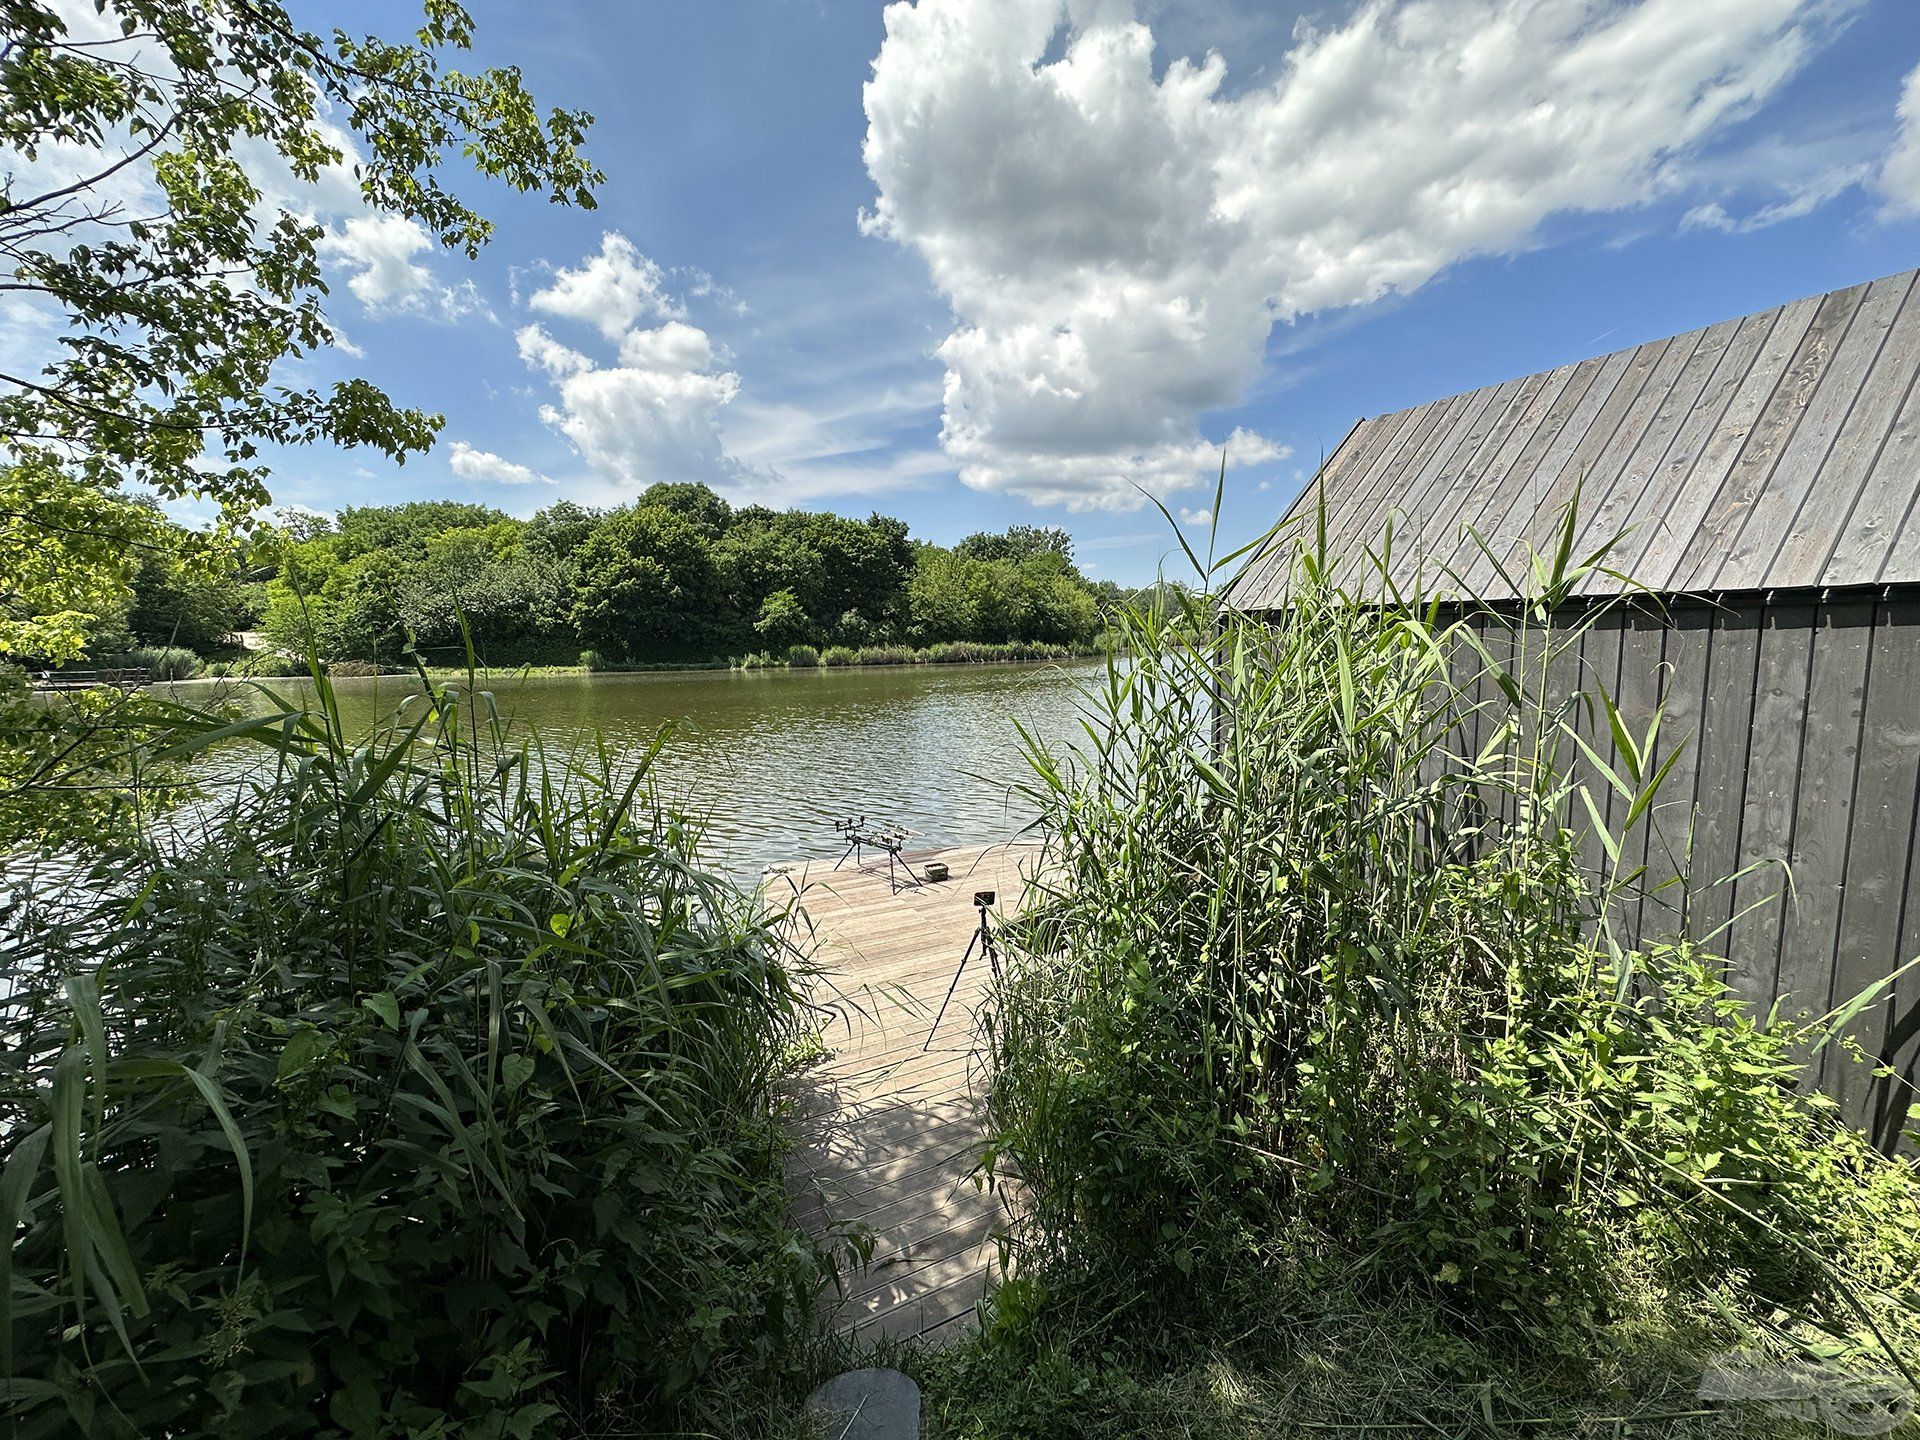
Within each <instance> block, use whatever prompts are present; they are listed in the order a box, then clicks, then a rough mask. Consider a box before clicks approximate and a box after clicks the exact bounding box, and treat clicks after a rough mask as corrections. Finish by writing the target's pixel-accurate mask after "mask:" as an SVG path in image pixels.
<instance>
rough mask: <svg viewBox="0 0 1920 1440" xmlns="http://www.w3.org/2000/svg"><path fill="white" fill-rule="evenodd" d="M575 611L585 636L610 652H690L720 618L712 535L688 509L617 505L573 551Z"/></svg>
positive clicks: (573, 614) (588, 642)
mask: <svg viewBox="0 0 1920 1440" xmlns="http://www.w3.org/2000/svg"><path fill="white" fill-rule="evenodd" d="M573 559H574V577H573V609H572V612H571V618H572V621H573V625H574V628H575V630H576V631H577V632H578V634H579V636H580V640H581V642H582V643H583V644H586V645H590V646H592V647H594V648H595V649H598V650H605V651H607V652H609V653H610V654H614V655H620V656H626V657H637V656H645V655H648V654H661V653H679V654H690V653H695V652H697V651H698V650H699V648H700V646H701V645H702V644H703V643H705V642H706V641H707V639H708V637H709V635H710V633H711V631H712V628H713V626H714V624H715V621H716V617H717V610H718V600H719V587H718V585H717V584H716V583H715V581H716V575H715V571H714V565H713V552H712V549H711V548H710V546H709V544H708V537H707V535H706V533H705V531H703V530H702V529H701V528H700V527H699V526H697V525H696V524H695V523H694V522H693V521H691V520H689V519H687V517H686V516H684V515H681V514H678V513H676V512H674V511H672V510H662V509H658V508H656V507H653V506H646V505H643V506H639V507H637V508H635V509H632V510H616V511H614V512H613V513H612V514H611V515H609V516H608V517H607V518H606V520H605V521H604V522H602V524H601V525H600V528H599V529H597V530H595V531H594V532H593V534H592V535H590V536H588V537H587V539H586V540H585V541H584V542H583V543H582V544H581V546H580V548H579V549H578V550H576V551H575V552H574V556H573Z"/></svg>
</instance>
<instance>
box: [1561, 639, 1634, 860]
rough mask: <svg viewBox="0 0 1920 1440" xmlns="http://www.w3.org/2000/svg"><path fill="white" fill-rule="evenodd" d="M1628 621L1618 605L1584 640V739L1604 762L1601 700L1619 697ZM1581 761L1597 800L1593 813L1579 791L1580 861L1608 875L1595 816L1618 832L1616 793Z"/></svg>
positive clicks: (1606, 737) (1606, 743) (1581, 775)
mask: <svg viewBox="0 0 1920 1440" xmlns="http://www.w3.org/2000/svg"><path fill="white" fill-rule="evenodd" d="M1623 621H1624V617H1623V615H1622V613H1621V608H1620V607H1619V606H1618V605H1614V606H1609V607H1608V608H1607V610H1606V612H1605V613H1604V614H1603V615H1601V616H1600V618H1599V619H1598V620H1596V621H1595V622H1594V624H1593V625H1592V626H1591V627H1590V628H1589V629H1588V630H1587V633H1586V634H1585V635H1583V636H1581V638H1580V689H1581V703H1580V730H1579V734H1580V738H1581V739H1583V740H1585V741H1586V742H1587V745H1588V746H1589V747H1590V748H1591V749H1592V750H1593V752H1594V753H1595V754H1596V755H1599V756H1601V757H1603V758H1604V757H1605V756H1606V755H1607V753H1608V752H1609V751H1610V750H1611V749H1612V748H1613V741H1612V739H1611V737H1610V734H1609V731H1608V729H1607V716H1606V711H1605V710H1604V709H1602V708H1601V705H1600V700H1599V694H1600V692H1601V691H1605V692H1606V693H1607V694H1608V695H1618V694H1619V693H1620V632H1621V628H1622V625H1623ZM1585 758H1586V757H1585V756H1584V755H1582V756H1581V762H1582V763H1580V764H1579V765H1577V766H1576V769H1575V774H1576V776H1577V778H1578V781H1579V783H1580V784H1581V785H1584V786H1585V787H1586V790H1587V793H1588V794H1589V795H1590V796H1592V798H1593V810H1592V811H1591V812H1589V810H1588V808H1587V806H1586V803H1585V802H1584V801H1583V800H1582V799H1581V797H1580V795H1579V793H1578V791H1577V790H1576V792H1575V794H1574V795H1573V797H1572V799H1573V805H1572V809H1573V814H1574V824H1575V825H1576V826H1577V827H1578V828H1579V829H1580V831H1581V833H1582V837H1583V838H1582V840H1581V845H1580V859H1581V863H1582V864H1584V865H1585V866H1586V867H1587V868H1588V869H1589V870H1590V871H1592V872H1593V873H1594V874H1596V875H1605V874H1607V873H1608V871H1609V869H1610V868H1611V862H1610V861H1609V860H1608V858H1607V852H1606V848H1605V846H1603V845H1602V844H1601V841H1600V836H1599V834H1598V833H1597V832H1596V831H1595V830H1594V829H1593V824H1594V822H1593V819H1592V815H1593V814H1596V813H1597V814H1598V815H1599V817H1600V823H1601V824H1603V825H1605V826H1607V827H1608V828H1609V829H1611V828H1612V826H1613V818H1612V812H1611V808H1610V803H1609V802H1610V801H1611V800H1612V798H1613V790H1612V787H1611V786H1610V785H1608V783H1607V781H1606V779H1605V777H1604V776H1601V775H1599V774H1597V773H1596V772H1594V771H1593V770H1592V769H1591V768H1589V767H1588V766H1587V765H1586V764H1585V763H1584V762H1585Z"/></svg>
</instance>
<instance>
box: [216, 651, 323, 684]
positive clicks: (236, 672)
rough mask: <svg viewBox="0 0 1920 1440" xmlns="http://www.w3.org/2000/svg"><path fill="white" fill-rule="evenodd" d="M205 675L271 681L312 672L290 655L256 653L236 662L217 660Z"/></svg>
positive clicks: (266, 652)
mask: <svg viewBox="0 0 1920 1440" xmlns="http://www.w3.org/2000/svg"><path fill="white" fill-rule="evenodd" d="M207 673H208V674H209V675H213V676H216V677H220V678H236V679H260V680H272V679H294V678H297V677H300V676H306V675H311V674H312V673H313V672H312V671H311V670H310V669H308V667H307V662H306V661H304V660H298V659H295V658H294V657H293V656H291V655H276V654H274V653H272V652H271V651H256V652H254V653H252V654H249V655H244V656H242V657H241V658H239V659H238V660H217V661H215V662H214V663H213V664H212V665H211V666H210V667H208V670H207Z"/></svg>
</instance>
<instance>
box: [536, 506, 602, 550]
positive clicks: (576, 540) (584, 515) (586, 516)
mask: <svg viewBox="0 0 1920 1440" xmlns="http://www.w3.org/2000/svg"><path fill="white" fill-rule="evenodd" d="M605 518H606V515H605V513H604V512H602V511H599V510H594V509H590V508H589V507H587V506H585V505H576V504H574V503H573V501H571V500H560V501H556V502H555V503H554V504H552V505H549V506H548V507H547V508H546V509H544V510H542V511H540V512H539V513H538V514H536V515H535V516H534V517H533V518H532V519H531V520H529V521H528V522H527V535H526V545H527V548H528V549H530V550H541V551H545V552H546V553H547V554H549V555H551V556H552V557H553V558H554V559H556V560H569V559H571V558H572V557H573V552H574V551H575V550H578V549H579V548H580V544H581V542H582V541H584V540H585V539H586V538H587V537H588V536H589V535H591V534H592V533H593V532H594V529H595V527H596V526H598V525H599V524H600V522H601V521H602V520H604V519H605Z"/></svg>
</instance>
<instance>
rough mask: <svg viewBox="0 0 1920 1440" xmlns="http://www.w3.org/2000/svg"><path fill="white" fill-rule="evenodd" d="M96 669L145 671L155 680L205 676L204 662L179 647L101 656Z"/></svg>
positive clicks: (151, 647)
mask: <svg viewBox="0 0 1920 1440" xmlns="http://www.w3.org/2000/svg"><path fill="white" fill-rule="evenodd" d="M95 668H97V669H101V670H145V671H147V672H148V673H149V674H150V675H151V676H152V677H153V678H154V679H155V680H191V679H193V678H194V677H195V676H198V675H203V674H205V673H206V669H207V666H206V662H205V661H203V660H202V659H201V658H200V657H199V656H198V655H196V654H194V653H193V651H191V650H186V649H182V648H181V647H180V646H178V645H136V646H134V647H133V648H132V649H130V650H127V651H124V652H122V653H121V654H118V655H102V656H101V657H100V658H99V659H98V660H97V661H96V662H95Z"/></svg>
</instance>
